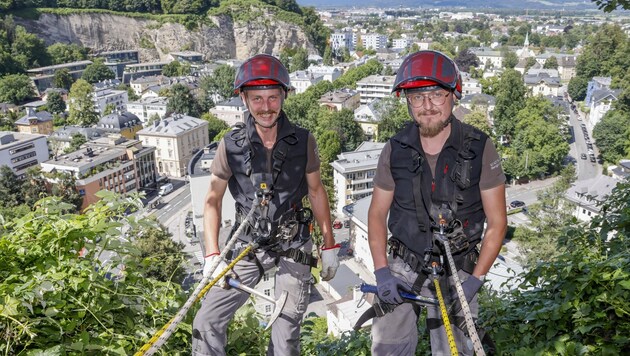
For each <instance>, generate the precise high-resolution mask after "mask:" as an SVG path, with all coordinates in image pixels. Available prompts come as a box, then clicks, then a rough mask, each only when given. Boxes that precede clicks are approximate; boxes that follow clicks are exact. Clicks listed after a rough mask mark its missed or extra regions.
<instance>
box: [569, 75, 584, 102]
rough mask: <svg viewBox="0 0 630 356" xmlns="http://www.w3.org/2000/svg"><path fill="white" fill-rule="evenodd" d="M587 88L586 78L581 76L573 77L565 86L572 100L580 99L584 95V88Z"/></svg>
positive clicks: (582, 98)
mask: <svg viewBox="0 0 630 356" xmlns="http://www.w3.org/2000/svg"><path fill="white" fill-rule="evenodd" d="M587 88H588V79H586V78H583V77H573V78H571V80H570V81H569V85H568V86H567V92H568V93H569V96H570V97H571V99H572V100H574V101H582V100H584V98H585V97H586V89H587Z"/></svg>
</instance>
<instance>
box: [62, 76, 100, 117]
mask: <svg viewBox="0 0 630 356" xmlns="http://www.w3.org/2000/svg"><path fill="white" fill-rule="evenodd" d="M92 93H93V90H92V85H91V84H90V83H88V82H87V81H85V80H83V79H79V80H77V81H76V82H75V83H74V84H72V87H71V88H70V93H69V94H68V112H69V114H68V120H67V122H68V123H70V124H72V125H78V126H82V127H88V126H92V125H93V124H95V123H97V122H98V114H97V113H96V111H94V102H93V101H92Z"/></svg>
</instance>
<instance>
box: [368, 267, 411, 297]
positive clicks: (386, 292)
mask: <svg viewBox="0 0 630 356" xmlns="http://www.w3.org/2000/svg"><path fill="white" fill-rule="evenodd" d="M374 276H376V288H377V290H378V299H380V300H382V301H383V302H385V303H388V304H400V303H402V302H403V299H402V297H401V296H400V293H399V292H398V288H400V289H402V290H404V291H406V292H409V293H411V288H409V287H408V286H407V285H406V284H405V283H404V282H403V281H402V280H400V279H399V278H397V277H394V276H393V275H392V273H391V272H390V271H389V267H381V268H379V269H377V270H376V271H374Z"/></svg>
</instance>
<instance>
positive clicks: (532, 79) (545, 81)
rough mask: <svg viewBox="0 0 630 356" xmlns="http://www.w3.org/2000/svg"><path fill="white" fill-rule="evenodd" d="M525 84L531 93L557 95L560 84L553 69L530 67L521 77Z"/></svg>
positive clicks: (558, 77)
mask: <svg viewBox="0 0 630 356" xmlns="http://www.w3.org/2000/svg"><path fill="white" fill-rule="evenodd" d="M523 81H524V82H525V86H526V87H527V88H528V89H529V90H530V91H531V93H532V94H533V95H542V96H547V95H550V96H558V95H559V90H560V87H561V86H562V84H561V83H560V76H559V75H558V71H557V70H555V69H533V68H532V69H530V70H529V71H527V74H525V76H524V77H523Z"/></svg>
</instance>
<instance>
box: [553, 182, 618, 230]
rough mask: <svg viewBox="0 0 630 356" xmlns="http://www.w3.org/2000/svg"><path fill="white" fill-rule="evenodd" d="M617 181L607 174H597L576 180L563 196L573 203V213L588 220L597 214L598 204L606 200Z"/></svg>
mask: <svg viewBox="0 0 630 356" xmlns="http://www.w3.org/2000/svg"><path fill="white" fill-rule="evenodd" d="M617 183H618V181H617V180H616V179H615V178H612V177H609V176H604V175H602V176H597V177H594V178H590V179H587V180H582V181H576V182H575V183H574V184H573V186H572V187H571V188H569V189H568V190H567V192H566V195H565V198H566V199H567V200H568V201H569V202H571V203H573V204H575V210H574V212H573V215H574V216H575V217H576V218H578V219H579V220H581V221H585V222H589V221H591V219H592V218H593V217H595V216H598V215H599V206H597V205H598V204H600V203H602V202H604V201H606V199H607V197H608V195H609V194H610V193H611V192H612V190H613V188H615V186H616V185H617Z"/></svg>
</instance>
